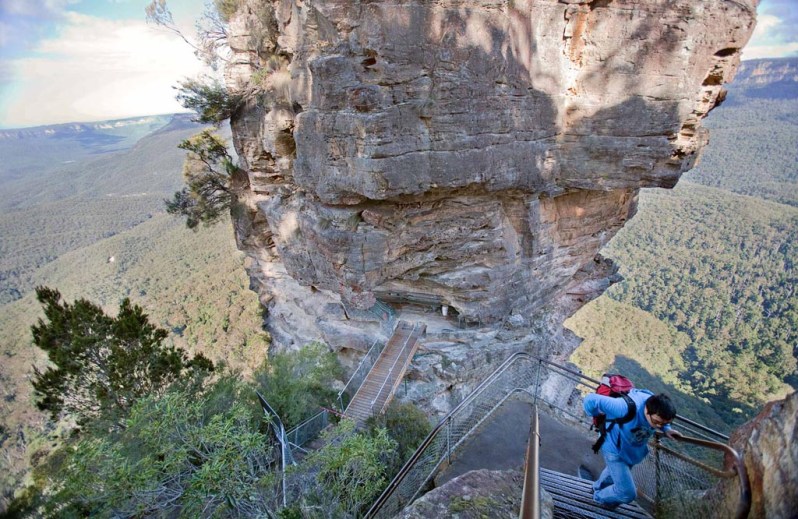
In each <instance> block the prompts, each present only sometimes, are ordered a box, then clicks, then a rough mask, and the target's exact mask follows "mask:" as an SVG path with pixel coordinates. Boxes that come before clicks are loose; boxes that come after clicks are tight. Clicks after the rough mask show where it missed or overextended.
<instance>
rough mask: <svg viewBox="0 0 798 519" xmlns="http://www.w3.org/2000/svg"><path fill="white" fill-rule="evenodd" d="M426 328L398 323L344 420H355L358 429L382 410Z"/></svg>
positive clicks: (421, 324)
mask: <svg viewBox="0 0 798 519" xmlns="http://www.w3.org/2000/svg"><path fill="white" fill-rule="evenodd" d="M426 329H427V326H426V325H425V324H423V323H415V324H411V323H408V322H407V321H399V323H398V324H397V325H396V328H394V331H393V335H392V336H391V338H390V339H389V340H388V343H387V344H386V345H385V348H383V350H382V353H380V356H379V357H378V358H377V360H376V362H375V363H374V366H373V367H372V368H371V370H369V372H368V375H366V378H365V380H364V381H363V383H362V384H361V385H360V387H359V388H358V389H357V392H356V393H355V395H354V396H353V397H352V400H351V401H350V402H349V405H348V406H347V407H346V409H345V410H344V416H345V417H346V418H351V419H353V420H355V423H356V424H358V426H360V425H362V424H363V423H364V422H365V421H366V420H368V419H369V418H371V417H372V416H374V415H377V414H380V413H382V412H383V411H384V410H385V408H386V407H387V406H388V404H389V403H390V401H391V399H392V398H393V395H394V392H395V391H396V388H397V386H398V385H399V383H400V382H401V381H402V378H403V377H404V375H405V371H407V366H408V365H409V364H410V360H411V359H412V358H413V354H414V353H415V352H416V349H417V348H418V339H419V338H420V337H421V336H422V335H423V334H424V332H425V331H426Z"/></svg>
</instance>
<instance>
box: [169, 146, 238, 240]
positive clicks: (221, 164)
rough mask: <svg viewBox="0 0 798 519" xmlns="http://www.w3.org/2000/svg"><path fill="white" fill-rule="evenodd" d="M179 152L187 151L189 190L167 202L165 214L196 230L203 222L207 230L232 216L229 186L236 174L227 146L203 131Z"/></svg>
mask: <svg viewBox="0 0 798 519" xmlns="http://www.w3.org/2000/svg"><path fill="white" fill-rule="evenodd" d="M179 148H181V149H184V150H186V151H188V154H187V155H186V161H185V163H184V165H183V179H184V180H185V183H186V187H185V188H183V189H182V190H181V191H178V192H176V193H175V194H174V197H173V198H172V200H171V201H170V200H167V201H166V211H167V212H168V213H169V214H176V215H181V216H185V218H186V226H187V227H188V228H189V229H196V227H197V225H199V224H200V222H202V223H204V224H205V225H206V226H208V225H211V224H214V223H217V222H218V221H219V220H221V218H222V217H223V216H225V215H226V214H227V213H229V210H230V204H231V203H232V195H231V193H230V182H231V176H232V175H233V174H234V173H235V171H236V166H235V165H234V164H233V159H232V157H231V156H230V154H229V153H228V152H227V146H226V144H225V142H224V141H223V140H222V139H221V138H220V137H219V136H218V135H215V134H213V133H212V132H211V130H204V131H202V132H200V133H198V134H197V135H194V136H193V137H191V138H190V139H187V140H185V141H183V142H182V143H180V146H179Z"/></svg>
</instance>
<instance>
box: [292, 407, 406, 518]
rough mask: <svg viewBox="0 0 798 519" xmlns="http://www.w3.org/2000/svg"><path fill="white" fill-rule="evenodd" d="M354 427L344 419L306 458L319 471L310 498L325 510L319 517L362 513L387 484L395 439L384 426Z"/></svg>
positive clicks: (350, 515) (348, 515)
mask: <svg viewBox="0 0 798 519" xmlns="http://www.w3.org/2000/svg"><path fill="white" fill-rule="evenodd" d="M354 427H355V424H354V422H353V421H351V420H343V421H342V422H341V423H340V424H339V425H338V427H337V428H335V429H334V430H332V431H330V432H328V433H326V434H325V435H324V438H323V441H324V447H323V448H321V449H319V450H317V451H314V452H312V453H310V454H309V455H308V457H307V459H306V460H305V461H304V462H303V465H305V466H308V467H313V468H314V470H315V471H316V478H315V479H316V483H317V485H316V488H315V489H314V494H313V495H312V496H309V498H308V500H309V502H310V503H311V504H314V505H316V507H317V510H318V508H321V510H323V511H324V512H323V513H321V514H316V516H317V517H318V516H319V515H322V516H325V517H352V516H355V517H357V516H360V515H361V514H363V513H364V512H365V511H366V509H367V508H368V506H369V505H370V504H371V503H372V502H373V501H374V499H376V498H377V496H378V495H379V494H380V492H382V490H383V489H384V488H385V486H386V485H387V484H388V478H389V476H390V474H389V472H388V468H389V467H390V466H392V465H394V464H395V462H394V461H393V459H392V458H393V457H394V456H395V452H396V448H397V445H396V442H395V441H394V440H392V439H391V438H390V437H389V436H388V432H387V431H386V430H385V429H377V430H375V431H374V432H373V433H372V434H369V433H358V432H354Z"/></svg>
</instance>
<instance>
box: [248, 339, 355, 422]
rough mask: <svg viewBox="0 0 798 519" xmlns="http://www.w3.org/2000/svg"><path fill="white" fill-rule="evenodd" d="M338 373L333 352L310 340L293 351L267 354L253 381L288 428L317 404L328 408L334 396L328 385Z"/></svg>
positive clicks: (316, 406)
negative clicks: (267, 356)
mask: <svg viewBox="0 0 798 519" xmlns="http://www.w3.org/2000/svg"><path fill="white" fill-rule="evenodd" d="M342 375H343V370H342V368H341V365H340V364H339V363H338V357H337V356H336V355H335V353H333V352H331V351H330V350H329V349H328V348H327V346H325V345H324V344H322V343H318V342H314V343H310V344H307V345H305V346H303V347H302V348H300V349H299V350H298V351H296V352H287V353H276V354H273V355H271V356H270V357H269V360H268V362H267V363H266V364H265V365H264V366H263V367H262V368H261V369H260V370H258V371H257V372H256V373H255V376H254V380H255V384H256V387H257V388H258V390H259V391H260V392H261V394H263V395H264V396H265V398H266V400H268V402H269V405H271V406H272V407H273V408H274V410H275V411H276V412H277V414H278V415H279V416H280V419H281V420H282V421H283V424H284V425H285V427H286V428H288V429H290V428H292V427H294V426H296V425H299V424H300V423H301V422H303V421H304V420H306V419H308V418H310V417H311V416H312V415H313V414H314V413H316V412H317V411H318V410H319V407H320V406H325V407H332V405H333V403H334V402H335V398H336V396H337V393H336V392H335V391H334V390H333V389H332V386H333V383H334V381H335V380H339V379H340V378H341V377H342Z"/></svg>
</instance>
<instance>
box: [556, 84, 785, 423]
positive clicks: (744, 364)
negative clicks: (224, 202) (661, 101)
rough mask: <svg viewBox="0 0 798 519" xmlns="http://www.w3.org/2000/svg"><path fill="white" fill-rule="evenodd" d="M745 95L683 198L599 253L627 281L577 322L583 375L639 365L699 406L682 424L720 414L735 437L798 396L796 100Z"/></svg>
mask: <svg viewBox="0 0 798 519" xmlns="http://www.w3.org/2000/svg"><path fill="white" fill-rule="evenodd" d="M779 87H783V85H779ZM788 92H794V89H792V90H788ZM750 93H751V91H750V90H749V89H746V88H738V89H735V88H734V86H733V85H732V88H731V89H730V94H729V99H730V101H729V102H727V104H726V105H724V106H721V107H720V108H717V109H716V110H715V111H714V112H712V114H711V115H710V117H709V118H708V119H707V121H706V125H707V126H708V127H709V128H710V129H711V130H710V131H711V134H710V139H711V142H710V145H709V146H708V148H707V149H706V150H705V152H704V155H703V157H702V161H701V163H700V165H699V166H698V167H697V168H695V169H694V170H692V171H690V172H689V173H688V174H687V175H686V176H685V178H684V179H682V181H680V183H679V184H678V186H677V187H676V188H675V189H673V190H672V191H666V190H644V191H643V192H642V193H641V195H640V205H639V211H638V214H637V215H636V216H635V218H633V219H632V220H631V221H630V223H629V224H628V225H627V226H626V227H625V228H624V229H623V230H622V231H621V232H619V233H618V235H617V236H616V237H615V238H614V239H613V240H612V241H611V242H610V244H609V245H608V247H607V248H606V249H605V250H604V251H603V253H604V254H605V255H607V256H609V257H611V258H613V259H614V260H615V261H616V263H618V264H619V265H620V269H621V274H622V275H623V277H624V280H623V282H621V283H619V284H617V285H615V286H613V287H611V288H610V290H608V291H607V293H606V294H605V295H603V296H602V297H601V298H599V299H598V300H597V301H594V302H593V303H591V304H589V305H588V306H587V307H585V308H584V309H582V310H581V311H580V312H579V313H577V314H576V315H575V316H574V317H573V318H571V320H570V321H569V322H568V326H569V327H571V329H572V330H573V331H574V332H575V333H577V335H579V336H581V337H583V338H584V339H585V341H584V343H583V345H582V346H581V347H580V348H579V349H578V350H577V351H576V352H575V354H574V356H573V360H574V361H575V362H576V363H577V364H579V365H580V366H582V367H583V368H584V369H585V370H586V371H588V372H590V373H592V374H594V375H595V374H600V373H601V372H602V371H604V370H607V369H611V368H612V367H614V368H616V369H618V368H620V367H621V365H623V364H624V362H626V361H628V360H630V359H631V360H634V361H635V363H636V365H637V366H638V368H639V367H644V371H645V372H646V373H643V372H640V370H639V369H637V370H636V371H637V372H636V373H635V375H637V376H639V377H642V378H646V377H647V376H649V375H654V376H655V377H656V378H659V379H660V381H661V382H663V383H666V384H668V386H669V387H670V389H671V390H672V391H675V392H677V393H679V394H681V395H685V396H687V397H697V400H695V401H692V402H690V403H689V404H688V407H687V408H688V409H689V410H690V412H689V413H686V415H687V416H690V414H691V413H695V415H701V416H705V417H706V416H710V415H711V414H712V413H716V414H717V415H718V416H719V418H720V419H721V420H722V421H723V422H724V424H723V425H724V427H723V428H724V429H726V430H728V429H730V427H731V426H733V425H736V424H739V423H740V422H742V421H744V420H746V419H748V418H750V417H751V416H752V413H754V412H755V411H756V410H757V409H759V407H760V406H761V405H762V403H764V402H765V401H768V400H772V399H774V398H777V397H780V396H783V395H784V394H785V393H787V392H790V391H792V390H794V388H795V387H798V369H797V368H796V357H798V350H797V349H796V348H798V299H796V294H795V286H796V282H798V274H796V269H795V258H796V257H797V256H798V209H796V206H797V205H798V99H796V98H795V97H788V98H785V95H784V90H783V89H775V90H772V91H770V93H768V90H767V89H764V88H761V86H760V87H759V88H757V90H756V96H755V97H754V96H751V95H750ZM732 100H733V101H732ZM613 363H614V366H613ZM626 367H627V369H629V366H628V363H627V365H626ZM632 369H633V370H634V369H635V368H632ZM654 384H656V382H654ZM699 402H704V403H706V404H707V405H708V406H709V407H711V412H710V411H709V410H707V409H701V408H700V407H701V406H699V405H698V403H699ZM711 421H713V422H715V420H714V419H711Z"/></svg>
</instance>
